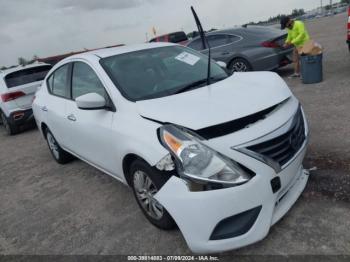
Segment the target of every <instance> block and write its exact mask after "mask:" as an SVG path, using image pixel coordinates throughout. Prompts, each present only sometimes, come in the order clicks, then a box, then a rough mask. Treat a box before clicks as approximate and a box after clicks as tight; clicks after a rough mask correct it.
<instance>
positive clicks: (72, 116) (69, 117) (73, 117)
mask: <svg viewBox="0 0 350 262" xmlns="http://www.w3.org/2000/svg"><path fill="white" fill-rule="evenodd" d="M67 118H68V120H70V121H74V122H75V121H77V119H76V118H75V116H74V115H73V114H70V115H69V116H67Z"/></svg>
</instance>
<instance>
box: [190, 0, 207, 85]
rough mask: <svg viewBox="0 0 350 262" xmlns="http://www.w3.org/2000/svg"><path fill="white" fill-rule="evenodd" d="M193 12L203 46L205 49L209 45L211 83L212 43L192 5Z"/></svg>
mask: <svg viewBox="0 0 350 262" xmlns="http://www.w3.org/2000/svg"><path fill="white" fill-rule="evenodd" d="M191 10H192V14H193V16H194V20H195V21H196V24H197V27H198V32H199V35H200V36H201V39H202V46H203V49H206V47H208V75H207V85H210V65H211V63H210V61H211V52H210V45H209V42H208V38H207V37H206V35H205V32H204V30H203V27H202V24H201V22H200V20H199V18H198V16H197V13H196V11H195V10H194V8H193V6H191Z"/></svg>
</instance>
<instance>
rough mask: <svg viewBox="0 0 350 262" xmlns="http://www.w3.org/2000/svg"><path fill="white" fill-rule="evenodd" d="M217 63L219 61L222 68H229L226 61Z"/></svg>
mask: <svg viewBox="0 0 350 262" xmlns="http://www.w3.org/2000/svg"><path fill="white" fill-rule="evenodd" d="M216 63H217V64H218V65H219V66H220V67H221V68H223V69H227V64H226V63H225V62H222V61H217V62H216Z"/></svg>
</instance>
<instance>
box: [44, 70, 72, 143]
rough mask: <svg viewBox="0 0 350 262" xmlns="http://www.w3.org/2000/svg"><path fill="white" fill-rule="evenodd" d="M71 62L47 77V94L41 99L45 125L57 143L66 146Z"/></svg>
mask: <svg viewBox="0 0 350 262" xmlns="http://www.w3.org/2000/svg"><path fill="white" fill-rule="evenodd" d="M70 67H71V64H65V65H63V66H61V67H59V68H58V69H56V70H55V71H54V72H53V73H52V74H51V75H50V76H49V78H48V79H47V88H48V92H49V95H47V96H45V101H42V104H41V110H42V111H43V113H44V114H45V115H46V117H45V119H46V121H47V125H48V127H49V129H50V131H51V132H52V134H53V135H54V137H55V138H56V140H57V141H58V143H59V144H60V145H61V146H62V147H64V148H67V144H68V138H69V136H70V134H69V132H67V128H66V125H67V121H66V106H67V101H68V99H70V92H69V85H70V81H69V79H70V78H69V75H70Z"/></svg>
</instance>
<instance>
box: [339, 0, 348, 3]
mask: <svg viewBox="0 0 350 262" xmlns="http://www.w3.org/2000/svg"><path fill="white" fill-rule="evenodd" d="M340 3H342V4H350V0H341V1H340Z"/></svg>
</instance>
